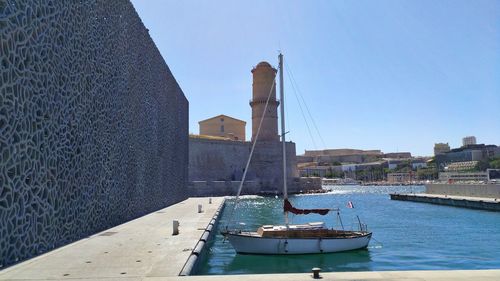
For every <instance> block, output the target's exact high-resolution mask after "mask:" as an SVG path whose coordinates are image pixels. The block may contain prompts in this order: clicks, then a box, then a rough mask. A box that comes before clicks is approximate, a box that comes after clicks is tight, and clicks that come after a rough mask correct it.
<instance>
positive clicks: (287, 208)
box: [283, 199, 330, 216]
mask: <svg viewBox="0 0 500 281" xmlns="http://www.w3.org/2000/svg"><path fill="white" fill-rule="evenodd" d="M283 211H285V212H291V213H293V214H296V215H307V214H311V213H313V214H320V215H322V216H324V215H326V214H328V212H329V211H330V209H297V208H295V207H293V206H292V203H290V201H288V199H285V202H284V205H283Z"/></svg>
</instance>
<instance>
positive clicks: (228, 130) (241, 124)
mask: <svg viewBox="0 0 500 281" xmlns="http://www.w3.org/2000/svg"><path fill="white" fill-rule="evenodd" d="M198 124H199V125H200V135H206V136H215V137H224V138H229V139H231V140H240V141H245V126H246V122H245V121H242V120H239V119H236V118H233V117H230V116H227V115H217V116H215V117H212V118H208V119H205V120H202V121H200V122H198Z"/></svg>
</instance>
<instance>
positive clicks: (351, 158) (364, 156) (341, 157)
mask: <svg viewBox="0 0 500 281" xmlns="http://www.w3.org/2000/svg"><path fill="white" fill-rule="evenodd" d="M382 155H383V153H382V152H381V151H380V150H360V149H324V150H306V151H305V153H304V155H299V156H298V158H297V161H298V162H299V163H305V162H316V163H318V165H319V166H321V165H331V164H333V163H335V162H340V163H356V164H361V163H368V162H374V161H378V160H379V158H380V157H382Z"/></svg>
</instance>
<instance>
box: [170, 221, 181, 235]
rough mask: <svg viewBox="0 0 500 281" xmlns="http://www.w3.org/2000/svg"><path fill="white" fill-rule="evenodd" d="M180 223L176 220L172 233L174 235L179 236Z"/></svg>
mask: <svg viewBox="0 0 500 281" xmlns="http://www.w3.org/2000/svg"><path fill="white" fill-rule="evenodd" d="M179 225H180V223H179V221H178V220H174V221H173V223H172V228H173V231H172V235H178V234H179Z"/></svg>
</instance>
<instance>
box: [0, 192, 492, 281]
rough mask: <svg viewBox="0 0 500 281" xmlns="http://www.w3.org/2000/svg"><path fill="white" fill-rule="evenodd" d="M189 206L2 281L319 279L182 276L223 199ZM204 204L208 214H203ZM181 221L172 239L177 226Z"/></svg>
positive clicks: (438, 274)
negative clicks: (175, 225)
mask: <svg viewBox="0 0 500 281" xmlns="http://www.w3.org/2000/svg"><path fill="white" fill-rule="evenodd" d="M208 202H209V199H208V198H189V199H187V200H185V201H182V202H180V203H177V204H175V205H172V206H170V207H167V208H165V209H162V210H159V211H157V212H154V213H151V214H148V215H146V216H143V217H141V218H138V219H135V220H133V221H130V222H127V223H124V224H122V225H119V226H116V227H114V228H111V229H108V230H106V231H104V232H101V233H98V234H95V235H93V236H90V237H88V238H85V239H82V240H80V241H77V242H75V243H72V244H70V245H66V246H64V247H62V248H59V249H56V250H53V251H51V252H49V253H46V254H44V255H41V256H39V257H35V258H33V259H30V260H27V261H25V262H22V263H20V264H17V265H14V266H11V267H9V268H6V269H4V270H3V271H0V280H72V281H75V280H82V281H83V280H124V281H125V280H133V281H135V280H142V281H161V280H165V281H167V280H193V281H195V280H200V281H201V280H228V281H229V280H231V281H233V280H236V279H237V280H241V281H254V280H255V281H262V280H275V281H280V280H286V281H295V280H297V281H299V280H300V281H302V280H313V278H312V274H311V273H296V274H265V275H263V274H255V275H237V276H235V275H224V276H222V275H217V276H214V275H212V276H178V275H179V273H180V272H181V270H182V268H183V267H184V264H185V262H186V261H187V259H188V258H189V257H190V256H191V253H192V250H193V248H194V247H195V245H196V244H197V243H198V241H199V239H200V237H201V236H202V234H203V232H204V230H205V228H206V227H207V226H208V225H209V223H210V221H211V219H212V217H213V215H214V214H215V212H216V211H217V210H218V208H219V206H220V205H221V204H222V202H223V199H222V198H212V204H208ZM198 204H202V207H203V212H202V213H198ZM174 219H177V220H179V222H180V232H179V235H176V236H174V235H172V221H173V220H174ZM321 277H322V279H323V280H408V281H409V280H421V281H422V280H429V281H438V280H464V281H465V280H500V270H453V271H379V272H340V273H335V272H328V273H327V272H325V273H321Z"/></svg>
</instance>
